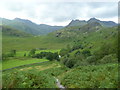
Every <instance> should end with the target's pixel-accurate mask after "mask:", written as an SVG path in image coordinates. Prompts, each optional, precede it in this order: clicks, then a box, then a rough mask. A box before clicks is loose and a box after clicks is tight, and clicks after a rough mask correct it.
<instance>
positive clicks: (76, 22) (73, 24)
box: [67, 18, 117, 27]
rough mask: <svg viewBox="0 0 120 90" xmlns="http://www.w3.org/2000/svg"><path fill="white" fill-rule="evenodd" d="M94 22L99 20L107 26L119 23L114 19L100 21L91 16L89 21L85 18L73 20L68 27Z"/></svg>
mask: <svg viewBox="0 0 120 90" xmlns="http://www.w3.org/2000/svg"><path fill="white" fill-rule="evenodd" d="M92 22H98V23H100V24H101V25H102V26H105V27H113V26H116V25H117V24H116V23H115V22H113V21H100V20H98V19H96V18H90V19H89V20H88V21H85V20H78V19H76V20H72V21H71V22H70V23H69V24H68V25H67V27H69V26H83V25H86V24H89V23H92Z"/></svg>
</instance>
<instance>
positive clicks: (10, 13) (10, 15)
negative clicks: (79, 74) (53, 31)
mask: <svg viewBox="0 0 120 90" xmlns="http://www.w3.org/2000/svg"><path fill="white" fill-rule="evenodd" d="M100 1H102V0H99V1H98V2H91V1H88V0H87V1H86V0H82V1H81V2H78V1H76V0H74V1H73V0H72V1H70V0H69V2H68V1H67V0H66V2H65V1H63V0H62V1H59V0H58V2H56V1H53V2H50V1H48V0H47V1H46V2H45V1H40V0H1V2H0V17H1V18H7V19H11V20H12V19H14V18H21V19H29V20H31V21H32V22H35V23H37V24H48V25H57V26H65V25H67V24H68V23H69V22H70V21H71V20H75V19H79V20H89V19H90V18H93V17H95V18H97V19H100V20H102V21H114V22H116V23H117V22H118V2H117V1H116V2H113V1H111V0H109V2H100ZM110 1H111V2H110Z"/></svg>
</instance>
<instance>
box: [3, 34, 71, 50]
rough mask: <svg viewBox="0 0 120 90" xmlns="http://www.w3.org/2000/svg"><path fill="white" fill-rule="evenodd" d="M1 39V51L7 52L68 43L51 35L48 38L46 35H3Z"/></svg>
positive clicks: (54, 46) (59, 47) (63, 45)
mask: <svg viewBox="0 0 120 90" xmlns="http://www.w3.org/2000/svg"><path fill="white" fill-rule="evenodd" d="M2 39H3V41H2V44H3V52H7V51H10V50H12V49H15V50H17V51H27V50H31V49H33V48H46V49H61V48H63V47H65V46H66V45H67V44H68V43H70V42H68V41H66V42H64V41H62V40H59V39H56V38H53V37H50V38H49V37H47V36H38V37H26V38H19V37H8V36H7V37H6V36H3V38H2Z"/></svg>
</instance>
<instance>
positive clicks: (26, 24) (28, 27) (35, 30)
mask: <svg viewBox="0 0 120 90" xmlns="http://www.w3.org/2000/svg"><path fill="white" fill-rule="evenodd" d="M0 20H2V24H3V25H7V26H10V27H12V28H15V29H17V30H21V31H24V32H26V33H30V34H33V35H45V34H48V33H50V32H53V31H55V30H58V29H61V28H63V27H62V26H50V25H45V24H40V25H38V24H36V23H33V22H32V21H30V20H26V19H20V18H15V19H13V20H8V19H5V18H0Z"/></svg>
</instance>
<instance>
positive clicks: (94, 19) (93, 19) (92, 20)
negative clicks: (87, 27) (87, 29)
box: [87, 17, 100, 23]
mask: <svg viewBox="0 0 120 90" xmlns="http://www.w3.org/2000/svg"><path fill="white" fill-rule="evenodd" d="M97 21H100V20H98V19H96V18H94V17H93V18H90V19H89V20H88V21H87V22H88V23H89V22H97Z"/></svg>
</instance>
